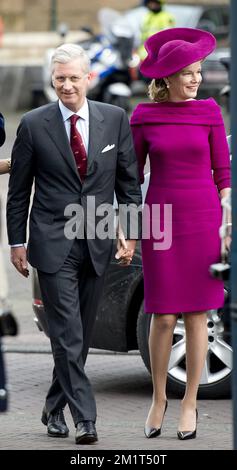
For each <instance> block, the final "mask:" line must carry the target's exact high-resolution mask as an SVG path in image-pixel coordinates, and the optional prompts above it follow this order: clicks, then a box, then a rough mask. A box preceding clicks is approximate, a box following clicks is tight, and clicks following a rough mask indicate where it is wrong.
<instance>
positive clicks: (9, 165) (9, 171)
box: [7, 158, 11, 173]
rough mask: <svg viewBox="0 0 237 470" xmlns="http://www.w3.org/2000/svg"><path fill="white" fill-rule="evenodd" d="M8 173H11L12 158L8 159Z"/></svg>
mask: <svg viewBox="0 0 237 470" xmlns="http://www.w3.org/2000/svg"><path fill="white" fill-rule="evenodd" d="M7 166H8V173H11V159H10V158H8V159H7Z"/></svg>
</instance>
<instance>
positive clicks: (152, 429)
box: [144, 400, 168, 439]
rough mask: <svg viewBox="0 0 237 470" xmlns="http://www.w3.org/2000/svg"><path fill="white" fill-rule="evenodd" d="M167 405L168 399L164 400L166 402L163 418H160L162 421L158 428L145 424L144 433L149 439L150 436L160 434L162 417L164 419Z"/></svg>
mask: <svg viewBox="0 0 237 470" xmlns="http://www.w3.org/2000/svg"><path fill="white" fill-rule="evenodd" d="M167 407H168V400H166V402H165V411H164V414H163V418H162V421H161V425H160V428H155V427H151V426H147V425H145V427H144V434H145V436H146V437H147V438H148V439H150V438H152V437H157V436H159V435H160V434H161V428H162V424H163V419H164V416H165V412H166V410H167Z"/></svg>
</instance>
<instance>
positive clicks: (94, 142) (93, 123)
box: [87, 100, 104, 174]
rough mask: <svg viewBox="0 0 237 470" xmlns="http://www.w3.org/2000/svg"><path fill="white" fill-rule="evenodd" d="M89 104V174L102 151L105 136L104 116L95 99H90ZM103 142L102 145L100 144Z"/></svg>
mask: <svg viewBox="0 0 237 470" xmlns="http://www.w3.org/2000/svg"><path fill="white" fill-rule="evenodd" d="M88 104H89V147H88V163H87V174H89V173H90V170H91V168H92V167H93V162H94V160H95V158H96V157H97V154H98V153H99V152H101V147H102V145H103V137H104V126H103V121H104V117H103V115H102V114H101V112H100V111H99V109H98V107H97V106H96V103H95V102H94V101H90V100H88ZM100 143H101V145H100ZM102 148H103V147H102Z"/></svg>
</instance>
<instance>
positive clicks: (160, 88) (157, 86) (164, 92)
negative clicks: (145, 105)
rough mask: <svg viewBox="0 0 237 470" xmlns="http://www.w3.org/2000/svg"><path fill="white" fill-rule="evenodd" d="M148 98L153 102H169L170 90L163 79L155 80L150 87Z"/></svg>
mask: <svg viewBox="0 0 237 470" xmlns="http://www.w3.org/2000/svg"><path fill="white" fill-rule="evenodd" d="M148 96H149V98H150V99H151V100H152V101H156V102H158V103H160V102H161V101H167V100H168V89H167V86H166V83H165V81H164V80H163V78H156V79H155V78H154V79H153V80H152V81H151V83H150V85H149V86H148Z"/></svg>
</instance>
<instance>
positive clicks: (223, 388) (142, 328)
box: [137, 303, 231, 399]
mask: <svg viewBox="0 0 237 470" xmlns="http://www.w3.org/2000/svg"><path fill="white" fill-rule="evenodd" d="M213 313H214V311H213ZM214 318H215V315H214ZM181 321H182V320H180V322H181ZM150 322H151V315H150V314H146V313H144V304H143V303H142V304H141V306H140V309H139V313H138V318H137V343H138V348H139V351H140V354H141V357H142V360H143V362H144V364H145V366H146V368H147V370H148V371H149V372H151V366H150V357H149V346H148V339H149V331H150ZM219 323H220V321H219ZM219 326H220V325H219ZM222 341H223V344H225V345H226V348H227V352H228V353H229V354H231V352H230V349H231V347H230V345H229V344H228V343H227V342H225V341H224V340H222ZM174 345H175V334H174V344H173V346H174ZM214 359H215V358H214ZM176 369H177V372H176ZM176 369H174V371H175V372H174V373H172V374H171V373H168V378H167V390H168V391H170V392H171V393H173V394H175V395H177V396H180V397H182V396H183V395H184V392H185V385H186V381H185V378H184V379H183V380H179V379H178V375H179V374H180V373H181V374H182V373H183V370H182V368H181V367H180V368H179V367H177V368H176ZM228 371H229V369H225V368H223V377H221V378H220V380H215V377H216V376H218V373H216V375H215V376H214V375H213V376H212V383H203V384H200V386H199V392H198V398H201V399H202V398H203V399H214V398H224V397H229V396H230V391H231V369H230V372H228ZM184 372H185V368H184Z"/></svg>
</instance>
